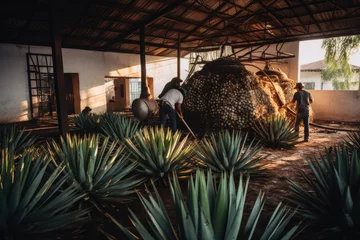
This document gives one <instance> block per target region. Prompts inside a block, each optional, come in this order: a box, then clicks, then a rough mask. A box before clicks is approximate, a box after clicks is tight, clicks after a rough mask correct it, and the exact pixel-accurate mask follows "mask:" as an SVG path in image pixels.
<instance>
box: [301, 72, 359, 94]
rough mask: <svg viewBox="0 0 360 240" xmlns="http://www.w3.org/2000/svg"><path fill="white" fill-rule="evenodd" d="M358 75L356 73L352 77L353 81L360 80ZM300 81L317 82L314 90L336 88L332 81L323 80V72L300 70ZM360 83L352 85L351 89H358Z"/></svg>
mask: <svg viewBox="0 0 360 240" xmlns="http://www.w3.org/2000/svg"><path fill="white" fill-rule="evenodd" d="M357 78H358V75H357V74H354V75H353V78H352V82H357V81H358V79H357ZM300 82H303V83H306V82H314V83H315V89H314V90H334V87H333V85H332V82H331V81H327V82H322V80H321V72H300ZM321 83H322V88H321ZM358 89H359V84H356V85H353V86H350V90H358Z"/></svg>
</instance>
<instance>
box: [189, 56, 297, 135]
mask: <svg viewBox="0 0 360 240" xmlns="http://www.w3.org/2000/svg"><path fill="white" fill-rule="evenodd" d="M267 66H268V65H267ZM295 85H296V82H295V81H294V80H292V79H289V78H288V77H287V76H286V74H285V73H283V72H282V71H281V70H273V69H270V67H268V68H266V69H265V70H264V71H258V72H257V73H256V74H253V73H251V72H249V71H248V70H246V69H245V66H244V65H242V64H241V63H239V62H238V61H236V60H233V59H226V58H223V59H218V60H215V61H212V62H209V63H207V64H205V65H204V67H203V68H202V70H200V71H198V72H196V73H194V75H193V76H192V77H191V78H189V79H188V80H187V81H186V82H185V83H184V84H183V87H184V88H186V89H187V90H188V95H187V96H186V98H185V100H184V104H183V111H184V116H185V118H186V120H187V122H188V124H189V125H190V127H191V128H192V129H194V131H196V132H208V131H219V130H223V129H235V130H241V129H246V128H249V127H250V126H251V125H252V124H253V123H254V122H255V121H256V120H257V119H264V118H266V117H268V116H270V115H272V114H282V115H283V116H286V112H281V111H280V112H279V110H280V109H281V107H282V105H283V104H284V103H286V102H289V101H291V100H292V96H293V93H294V87H295ZM288 117H291V115H288Z"/></svg>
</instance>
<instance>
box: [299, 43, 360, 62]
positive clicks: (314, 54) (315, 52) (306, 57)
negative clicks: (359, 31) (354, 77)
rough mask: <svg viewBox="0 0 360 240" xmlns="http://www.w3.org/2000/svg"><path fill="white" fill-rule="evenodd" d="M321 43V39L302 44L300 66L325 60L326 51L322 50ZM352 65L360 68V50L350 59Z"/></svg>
mask: <svg viewBox="0 0 360 240" xmlns="http://www.w3.org/2000/svg"><path fill="white" fill-rule="evenodd" d="M321 43H322V40H321V39H320V40H310V41H302V42H300V54H299V63H300V65H302V64H306V63H311V62H315V61H319V60H322V59H324V56H325V50H324V49H322V48H321ZM350 63H351V64H353V65H357V66H360V48H359V49H358V50H357V52H355V53H354V54H353V56H352V57H351V58H350Z"/></svg>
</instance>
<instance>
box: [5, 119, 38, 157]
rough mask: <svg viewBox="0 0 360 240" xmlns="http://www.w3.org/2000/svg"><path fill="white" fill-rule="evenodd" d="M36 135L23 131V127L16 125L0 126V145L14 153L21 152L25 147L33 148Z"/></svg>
mask: <svg viewBox="0 0 360 240" xmlns="http://www.w3.org/2000/svg"><path fill="white" fill-rule="evenodd" d="M36 140H37V136H34V135H31V132H25V128H21V127H17V126H14V125H13V126H3V127H0V147H1V148H4V149H8V150H9V151H10V152H12V153H14V154H15V155H19V154H22V153H23V152H24V151H25V150H26V149H29V148H31V149H33V148H34V147H35V142H36Z"/></svg>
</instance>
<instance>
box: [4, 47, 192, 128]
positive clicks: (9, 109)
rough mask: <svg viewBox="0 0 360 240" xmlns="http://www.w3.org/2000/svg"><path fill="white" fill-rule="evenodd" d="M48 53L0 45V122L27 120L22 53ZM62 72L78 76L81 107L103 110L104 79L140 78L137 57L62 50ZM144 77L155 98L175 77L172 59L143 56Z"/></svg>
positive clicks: (46, 49) (184, 66) (183, 74)
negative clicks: (145, 72) (118, 77)
mask: <svg viewBox="0 0 360 240" xmlns="http://www.w3.org/2000/svg"><path fill="white" fill-rule="evenodd" d="M28 52H31V53H46V54H51V48H49V47H36V46H25V45H13V44H0V112H1V113H2V114H1V116H0V122H15V121H25V120H28V119H29V117H30V116H28V108H29V106H30V104H29V89H28V77H27V65H26V53H28ZM62 52H63V63H64V72H65V73H79V82H80V97H81V108H84V107H85V106H89V107H91V108H92V109H93V111H94V112H104V111H106V96H105V87H104V77H105V76H124V77H130V76H140V56H139V55H136V54H125V53H109V52H98V51H85V50H76V49H63V50H62ZM146 62H147V64H146V68H147V76H149V77H153V78H154V94H155V96H157V95H158V94H159V93H160V92H161V90H162V88H163V86H164V85H165V84H166V82H168V81H170V80H171V78H173V77H175V76H176V75H177V67H176V64H177V61H176V58H164V57H155V56H146ZM187 67H188V60H186V59H181V78H185V77H186V76H187V72H186V70H185V69H187Z"/></svg>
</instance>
